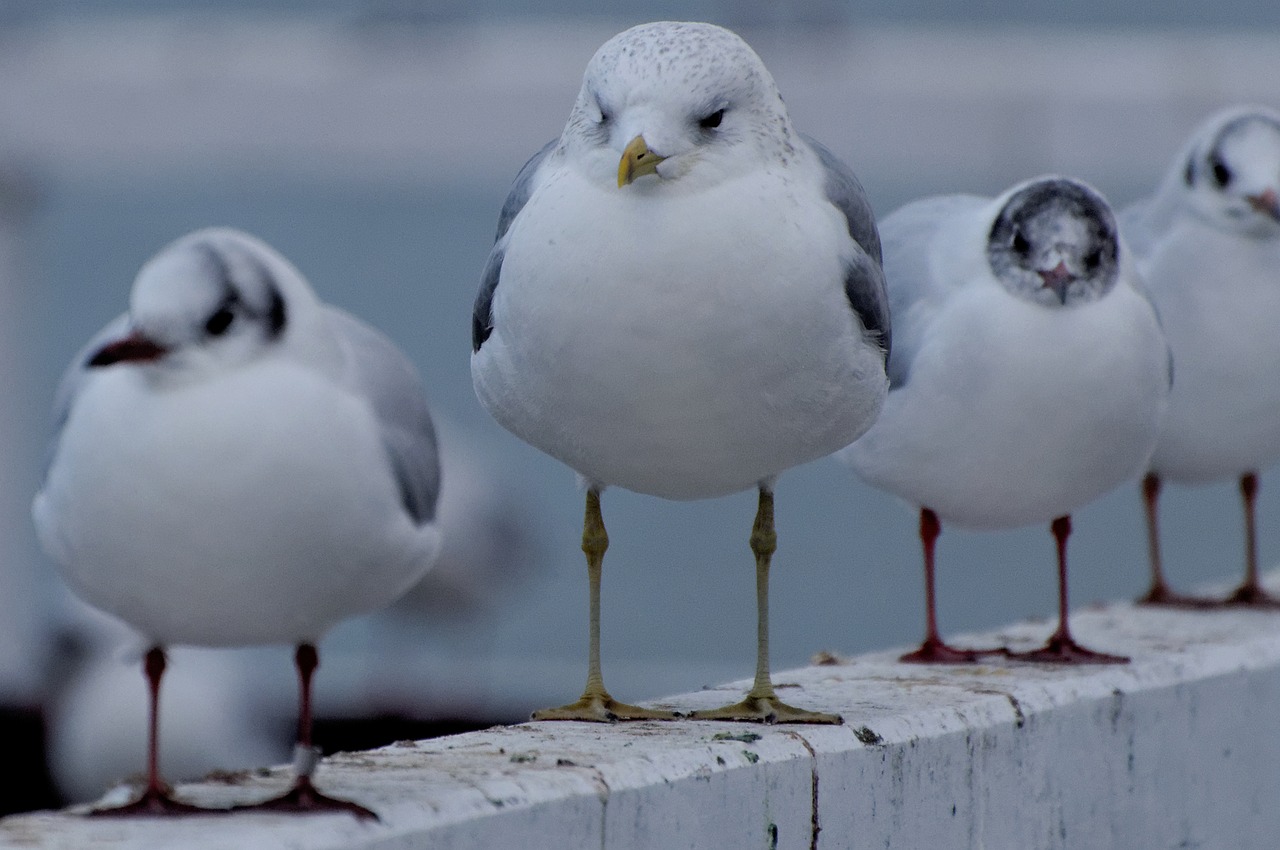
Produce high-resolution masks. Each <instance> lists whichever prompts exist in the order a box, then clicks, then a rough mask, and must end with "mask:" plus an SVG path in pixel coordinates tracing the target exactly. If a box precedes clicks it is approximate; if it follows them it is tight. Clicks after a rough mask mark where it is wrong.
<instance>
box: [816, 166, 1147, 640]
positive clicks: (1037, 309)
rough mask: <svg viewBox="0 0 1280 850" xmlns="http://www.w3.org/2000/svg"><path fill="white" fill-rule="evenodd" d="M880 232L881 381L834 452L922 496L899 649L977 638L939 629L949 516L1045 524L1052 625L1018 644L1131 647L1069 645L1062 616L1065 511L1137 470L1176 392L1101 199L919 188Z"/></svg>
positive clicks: (973, 523) (983, 522)
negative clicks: (914, 596) (878, 392)
mask: <svg viewBox="0 0 1280 850" xmlns="http://www.w3.org/2000/svg"><path fill="white" fill-rule="evenodd" d="M881 233H882V234H883V236H884V245H885V257H884V264H885V275H886V277H887V278H888V281H889V303H890V308H891V310H892V313H893V340H894V347H893V355H892V357H891V358H890V360H889V378H890V380H891V381H892V385H891V388H890V390H889V398H888V400H886V401H885V405H884V410H883V411H882V413H881V415H880V418H879V419H878V420H877V421H876V423H875V425H874V426H873V427H872V428H871V430H870V431H868V432H867V434H866V435H865V436H863V437H862V438H861V439H860V440H858V441H857V442H855V443H854V444H853V445H851V446H849V447H848V449H846V450H844V451H843V452H842V453H841V458H842V459H843V460H845V461H846V462H848V463H849V464H850V465H851V466H852V467H853V468H854V470H855V471H857V473H858V474H859V475H861V476H862V477H863V478H864V479H866V480H867V481H868V482H870V483H871V484H873V485H875V486H877V487H881V488H883V489H885V490H888V491H889V492H891V493H894V494H896V495H898V496H900V497H901V498H903V499H905V500H907V501H908V502H910V503H911V504H912V505H915V506H918V507H919V509H920V540H921V544H922V546H923V549H924V569H925V599H926V615H927V617H926V625H927V631H926V636H925V640H924V643H923V644H922V645H921V646H920V648H919V649H918V650H916V651H915V652H913V653H910V654H908V655H906V656H904V658H903V660H905V661H917V662H926V663H939V662H942V663H945V662H965V661H973V660H975V659H976V657H977V656H978V655H979V654H980V653H978V652H975V651H972V650H966V649H956V648H953V647H950V646H948V645H947V644H946V643H944V642H943V640H942V638H941V637H940V635H939V631H938V626H937V618H936V613H935V595H934V545H935V543H936V540H937V537H938V535H939V533H940V531H941V528H942V523H943V522H947V523H953V524H956V525H960V526H964V527H969V528H976V529H996V528H1012V527H1015V526H1022V525H1029V524H1031V523H1040V522H1048V523H1051V530H1052V532H1053V535H1054V538H1055V540H1056V542H1057V549H1058V589H1059V594H1058V610H1059V618H1058V619H1059V622H1058V629H1057V631H1056V632H1055V633H1054V634H1053V636H1052V637H1051V638H1050V639H1049V641H1048V642H1047V643H1046V645H1045V646H1044V648H1042V649H1040V650H1035V651H1032V652H1030V653H1026V654H1024V655H1022V656H1021V657H1024V658H1028V659H1031V660H1042V661H1058V662H1112V661H1124V660H1125V659H1123V658H1120V657H1117V656H1113V655H1107V654H1104V653H1098V652H1094V651H1092V650H1089V649H1086V648H1084V647H1081V646H1080V645H1078V644H1077V643H1076V642H1075V640H1074V639H1073V638H1072V636H1071V632H1070V629H1069V627H1068V620H1067V614H1068V606H1067V562H1066V545H1067V537H1068V535H1069V534H1070V531H1071V520H1070V514H1071V512H1072V511H1074V510H1075V509H1077V508H1079V507H1081V506H1083V505H1085V504H1086V503H1088V502H1090V501H1092V500H1093V499H1095V498H1097V497H1098V496H1101V495H1102V494H1103V493H1106V492H1107V491H1108V490H1111V489H1112V488H1114V487H1116V486H1117V485H1119V484H1121V483H1123V482H1124V481H1127V480H1129V479H1131V478H1133V477H1134V476H1136V475H1138V474H1139V473H1140V472H1141V471H1142V469H1144V468H1145V464H1146V463H1147V460H1148V458H1150V456H1151V451H1152V449H1153V448H1154V447H1155V441H1156V435H1157V431H1158V428H1159V425H1160V421H1161V417H1162V416H1163V414H1164V409H1165V406H1166V403H1167V399H1168V394H1169V381H1170V368H1171V367H1170V362H1169V351H1168V347H1167V345H1166V343H1165V341H1164V336H1163V334H1162V333H1161V329H1160V323H1159V321H1158V319H1157V317H1156V313H1155V310H1154V309H1153V308H1152V306H1151V303H1150V301H1148V299H1147V298H1146V297H1145V295H1143V293H1142V292H1141V289H1140V283H1139V280H1138V278H1137V276H1136V273H1135V271H1134V268H1133V263H1132V260H1131V259H1130V258H1129V256H1128V252H1127V249H1126V248H1125V246H1124V244H1123V243H1122V242H1121V240H1120V239H1119V236H1118V234H1117V231H1116V223H1115V218H1114V216H1113V214H1112V212H1111V208H1110V207H1109V206H1108V205H1107V202H1106V201H1105V200H1104V199H1103V198H1102V196H1101V195H1099V194H1098V193H1097V192H1095V191H1094V190H1093V189H1091V188H1090V187H1088V186H1086V185H1084V184H1083V183H1080V182H1077V181H1074V180H1070V179H1067V178H1063V177H1056V176H1049V177H1042V178H1039V179H1036V180H1031V181H1028V182H1025V183H1021V184H1019V185H1017V186H1014V187H1013V188H1011V189H1009V190H1008V191H1006V192H1004V193H1003V194H1002V195H1000V196H999V197H997V198H994V199H993V198H980V197H974V196H969V195H953V196H945V197H934V198H926V199H924V200H919V201H915V202H913V203H910V204H907V205H906V206H905V207H902V208H901V209H899V210H897V211H896V212H894V213H892V214H890V215H889V216H888V217H887V218H885V219H884V221H883V222H882V224H881ZM998 651H1003V650H998Z"/></svg>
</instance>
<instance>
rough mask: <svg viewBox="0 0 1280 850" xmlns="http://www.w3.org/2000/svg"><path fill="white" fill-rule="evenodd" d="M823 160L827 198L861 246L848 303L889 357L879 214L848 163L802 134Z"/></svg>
mask: <svg viewBox="0 0 1280 850" xmlns="http://www.w3.org/2000/svg"><path fill="white" fill-rule="evenodd" d="M801 138H803V139H804V141H805V142H806V143H807V144H808V145H809V147H810V148H812V149H813V152H814V153H816V154H817V155H818V159H819V160H820V161H821V163H822V169H823V172H824V174H825V178H824V183H823V189H824V191H825V192H826V195H827V200H829V201H830V202H831V203H832V204H834V205H835V207H836V208H837V209H839V210H840V212H841V213H842V214H843V215H844V220H845V225H846V226H847V227H848V229H849V235H850V236H851V237H853V241H854V242H857V243H858V245H859V247H861V248H862V251H863V253H862V254H859V255H856V256H854V257H853V259H852V260H851V261H850V262H849V266H848V268H847V269H846V270H845V279H844V292H845V296H846V297H847V298H848V299H849V306H851V307H852V308H853V311H854V312H855V313H857V314H858V318H859V319H861V320H862V326H863V327H864V328H866V329H867V331H868V333H871V334H873V335H875V336H877V337H879V339H880V344H881V346H882V347H883V348H884V353H885V357H886V359H887V358H888V357H889V356H890V352H891V351H892V336H893V330H892V327H891V325H890V321H889V316H890V307H889V295H888V292H887V291H886V289H885V278H884V271H883V269H882V268H881V252H880V234H879V232H878V231H877V230H876V217H875V214H874V213H873V212H872V211H871V204H870V203H869V202H868V201H867V193H866V192H865V191H863V189H862V184H861V183H859V182H858V178H857V177H856V176H854V173H853V172H852V171H851V170H850V169H849V166H847V165H845V164H844V163H843V162H841V161H840V160H839V158H837V157H836V155H835V154H833V153H832V152H831V151H829V150H827V148H826V147H825V146H824V145H823V144H822V143H821V142H818V141H817V140H816V139H812V138H810V137H809V136H805V135H803V134H801Z"/></svg>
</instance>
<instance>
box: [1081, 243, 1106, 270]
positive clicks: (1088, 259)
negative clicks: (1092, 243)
mask: <svg viewBox="0 0 1280 850" xmlns="http://www.w3.org/2000/svg"><path fill="white" fill-rule="evenodd" d="M1084 264H1085V267H1086V268H1088V269H1089V270H1090V271H1093V270H1094V269H1096V268H1097V267H1098V266H1100V265H1102V249H1101V248H1094V249H1093V250H1092V251H1090V252H1089V253H1087V254H1085V255H1084Z"/></svg>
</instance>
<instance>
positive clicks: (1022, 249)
mask: <svg viewBox="0 0 1280 850" xmlns="http://www.w3.org/2000/svg"><path fill="white" fill-rule="evenodd" d="M1013 250H1014V251H1017V252H1018V253H1019V254H1024V255H1025V254H1026V253H1027V252H1028V251H1030V250H1031V243H1030V242H1028V241H1027V237H1025V236H1023V235H1022V231H1021V230H1014V231H1013Z"/></svg>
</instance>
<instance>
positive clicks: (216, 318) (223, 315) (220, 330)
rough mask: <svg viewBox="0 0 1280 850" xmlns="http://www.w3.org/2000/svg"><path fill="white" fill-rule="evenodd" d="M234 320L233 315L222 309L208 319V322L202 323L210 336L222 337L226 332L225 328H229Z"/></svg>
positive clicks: (224, 308)
mask: <svg viewBox="0 0 1280 850" xmlns="http://www.w3.org/2000/svg"><path fill="white" fill-rule="evenodd" d="M235 318H236V314H235V313H233V312H231V311H230V310H228V309H227V308H226V307H223V308H222V309H220V310H219V311H218V312H216V313H214V314H213V315H212V316H210V317H209V321H207V322H205V323H204V329H205V331H207V332H208V334H209V335H210V336H222V335H223V334H224V333H226V332H227V328H229V327H231V323H232V322H233V321H235Z"/></svg>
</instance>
